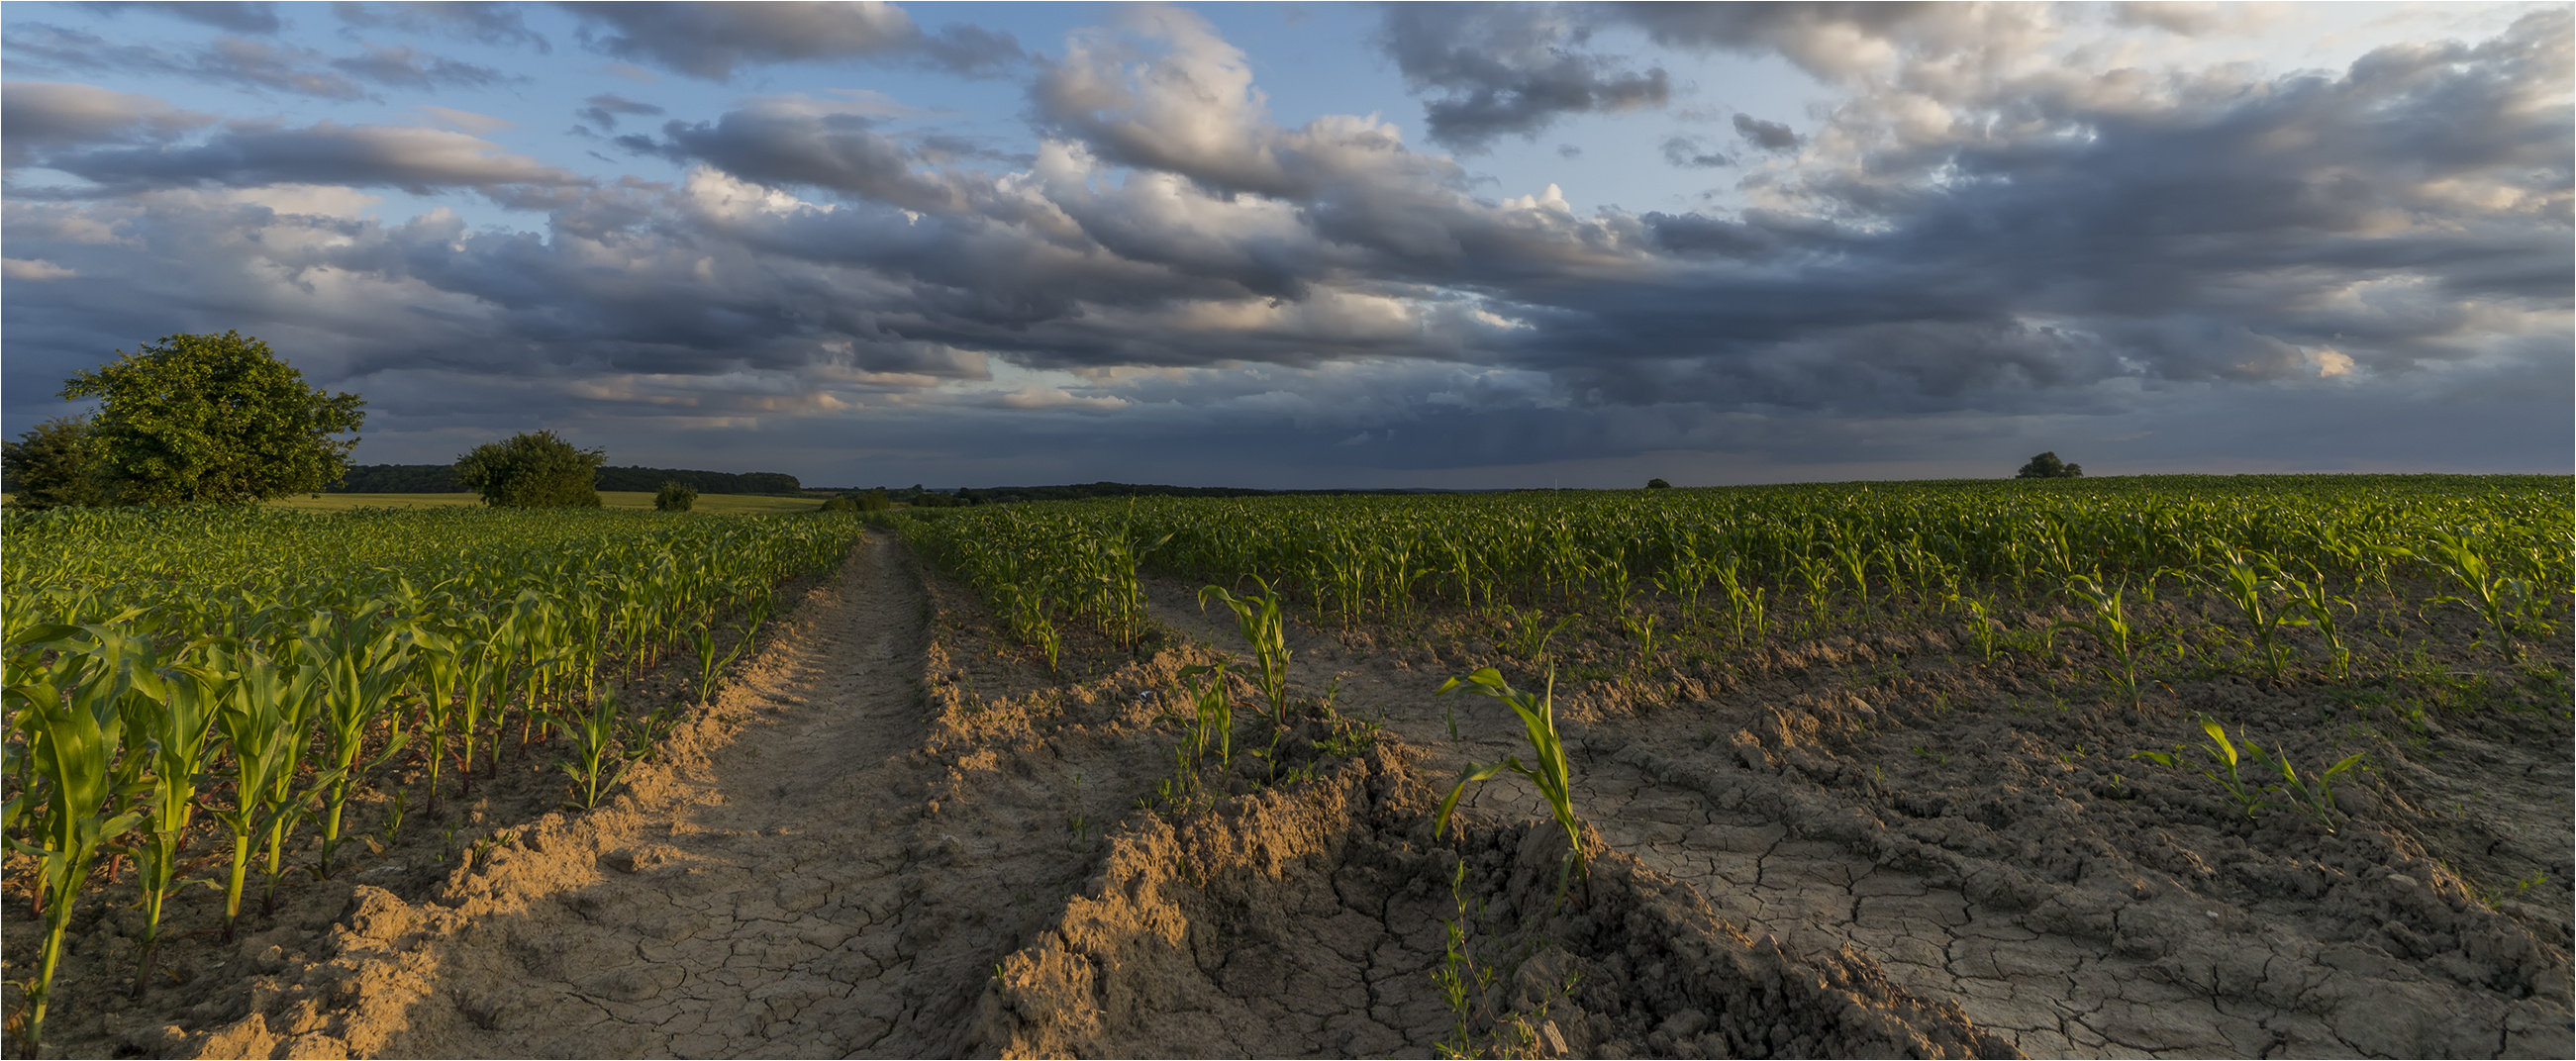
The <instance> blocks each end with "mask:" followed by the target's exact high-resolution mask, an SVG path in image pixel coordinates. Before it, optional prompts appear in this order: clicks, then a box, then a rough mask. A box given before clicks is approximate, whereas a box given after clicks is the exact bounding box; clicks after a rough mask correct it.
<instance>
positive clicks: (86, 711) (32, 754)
mask: <svg viewBox="0 0 2576 1061" xmlns="http://www.w3.org/2000/svg"><path fill="white" fill-rule="evenodd" d="M84 634H88V635H90V637H91V638H96V637H97V631H95V630H87V631H84V630H81V629H78V628H73V627H66V626H60V625H52V626H40V627H37V628H34V629H32V630H30V631H28V632H27V634H26V635H25V640H24V641H23V642H22V643H21V644H20V645H16V646H12V647H13V648H17V649H20V650H22V651H25V650H33V651H35V652H40V651H44V650H48V649H50V650H51V651H52V652H53V653H54V655H55V659H54V661H53V663H52V665H51V666H48V667H45V668H44V669H43V671H42V673H41V675H25V676H23V677H22V676H21V675H18V674H13V675H11V680H10V681H9V683H8V699H9V701H10V707H11V709H12V712H11V713H12V715H13V717H14V721H15V724H16V728H17V729H18V731H19V733H20V735H21V737H22V739H23V740H24V741H25V748H26V751H25V752H24V753H23V754H24V755H25V756H26V759H25V762H24V766H25V768H26V769H27V770H28V772H29V774H30V775H31V778H32V779H33V780H34V781H35V782H36V789H33V790H25V791H21V792H20V793H19V794H18V796H17V797H16V798H15V799H13V800H11V801H10V802H11V803H12V804H15V805H17V806H16V807H14V808H13V812H12V813H11V814H10V815H9V816H10V817H11V818H13V819H15V818H22V817H23V818H31V819H32V821H33V826H34V827H33V828H32V829H30V830H28V833H29V837H28V838H27V839H23V840H22V839H20V838H19V837H18V836H17V835H15V833H14V831H13V833H12V834H11V835H10V836H9V837H8V844H9V848H10V849H11V850H13V851H16V852H18V853H20V854H24V855H27V856H30V857H32V858H35V859H37V860H38V870H37V881H36V891H37V896H38V899H39V900H40V901H41V903H42V904H43V907H44V918H45V945H44V951H43V954H44V956H43V958H42V959H41V965H40V966H39V968H38V970H37V974H36V978H35V979H34V980H31V981H29V982H28V983H27V985H26V995H27V1009H26V1013H25V1016H24V1018H23V1021H24V1022H23V1024H22V1025H21V1028H22V1032H21V1034H20V1038H21V1039H23V1040H24V1041H25V1042H26V1044H27V1048H28V1052H29V1053H30V1054H31V1055H32V1054H33V1053H34V1052H35V1051H36V1050H37V1049H39V1048H41V1047H42V1046H43V1044H44V1038H45V1011H46V1008H47V1004H48V1002H49V1001H50V1000H51V996H52V994H53V982H54V973H55V971H56V970H57V969H59V968H60V967H61V965H62V957H63V936H64V933H65V932H66V931H67V930H69V929H70V928H71V920H72V908H73V906H74V905H75V902H76V900H78V898H79V888H80V886H81V883H82V882H83V881H85V880H87V879H88V877H89V871H90V866H91V865H92V864H93V863H95V862H96V861H97V860H98V854H99V848H100V847H101V846H102V845H105V844H109V843H113V842H114V841H115V840H117V839H118V838H119V837H122V836H123V835H125V833H126V832H128V831H130V830H132V829H133V828H134V827H135V826H136V825H138V824H140V823H141V822H142V820H143V818H144V815H145V812H144V811H141V810H127V811H123V812H122V813H119V812H118V811H117V810H116V809H115V808H113V807H111V806H110V804H111V802H113V801H114V800H115V799H116V797H118V796H119V795H122V794H121V793H118V792H117V791H116V790H115V786H114V783H113V777H114V773H113V769H112V763H111V760H112V759H113V758H114V757H115V754H116V733H117V707H118V704H119V702H120V701H122V700H124V699H125V698H126V697H127V695H129V694H130V693H132V692H133V691H134V680H135V672H134V671H133V669H132V668H130V667H126V666H119V665H117V662H116V661H115V660H114V659H112V658H111V656H110V653H109V652H107V651H104V649H105V646H104V645H102V644H101V643H100V640H95V639H94V640H86V641H84V640H83V639H82V635H84ZM29 654H30V655H32V654H33V652H30V653H29ZM13 658H15V657H13ZM29 678H32V679H34V680H27V679H29ZM40 797H41V799H40ZM22 801H23V802H22Z"/></svg>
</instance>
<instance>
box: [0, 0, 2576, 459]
mask: <svg viewBox="0 0 2576 1061" xmlns="http://www.w3.org/2000/svg"><path fill="white" fill-rule="evenodd" d="M2571 24H2576V7H2571V5H2568V4H2563V3H2560V4H2537V5H2532V4H2496V5H2484V4H2433V5H2409V4H2396V5H2382V4H2316V5H2278V6H2274V5H2234V4H2200V3H2164V4H1978V3H1957V4H1919V5H1918V4H1814V5H1802V4H1757V5H1707V6H1702V5H1687V4H1600V5H1580V4H1507V5H1482V4H1399V5H1334V4H1221V5H1219V4H1210V5H1199V6H1163V5H1147V4H1079V3H1068V4H1043V5H1025V4H913V5H906V6H898V5H894V4H715V5H698V4H560V5H538V4H400V3H394V4H387V3H337V4H324V3H297V4H264V3H195V4H158V3H30V2H13V3H9V4H7V5H6V6H5V7H0V78H5V84H0V150H5V155H6V158H5V183H4V184H0V209H5V214H0V256H5V259H6V260H5V271H0V428H5V431H6V433H8V434H9V435H12V436H14V435H16V434H18V433H20V432H23V431H25V430H28V429H30V428H33V427H34V426H35V425H36V424H37V423H39V422H41V421H43V420H44V419H46V418H48V417H53V416H59V415H66V414H71V413H76V412H79V411H80V410H81V407H80V406H76V405H74V404H71V403H66V402H63V401H61V400H60V399H59V398H58V397H57V394H58V392H59V391H60V389H61V387H62V384H63V381H64V380H65V379H66V378H67V377H69V376H70V375H72V374H73V373H75V372H79V371H82V370H84V369H88V368H91V367H94V366H96V365H99V364H103V363H105V362H107V361H109V360H112V359H113V358H114V357H116V356H117V354H118V352H119V351H124V350H132V349H134V348H136V347H138V346H139V345H141V344H144V343H148V342H151V341H153V340H155V339H157V338H159V337H161V336H165V335H170V334H178V333H198V332H222V331H226V330H234V329H237V330H239V331H241V332H242V333H244V334H247V335H252V336H256V337H258V338H260V339H263V340H265V341H266V342H268V343H269V344H270V345H271V346H272V347H273V348H274V349H276V350H277V351H278V353H279V354H280V355H281V356H283V357H284V358H286V359H287V360H288V361H289V362H290V363H292V364H294V365H295V366H296V367H297V368H298V369H300V370H302V371H303V373H304V374H305V376H306V377H307V379H308V380H309V381H311V382H312V383H314V384H315V385H316V386H319V387H323V388H326V389H329V390H333V391H354V392H357V393H360V394H362V395H364V396H365V397H366V399H367V423H366V427H365V430H364V431H363V438H362V440H361V441H360V443H359V445H358V447H357V449H356V451H355V453H354V454H353V460H355V461H357V462H359V463H446V462H449V461H452V460H454V459H455V458H456V457H457V456H458V455H459V454H461V453H462V452H464V451H466V450H468V449H471V448H472V447H474V446H476V445H478V444H481V443H483V442H488V441H493V440H495V439H499V438H502V437H506V436H508V435H510V434H512V433H515V432H519V431H533V430H537V429H541V428H542V429H549V430H553V431H555V432H557V433H558V434H561V435H563V436H565V437H567V438H570V439H572V440H573V441H575V442H576V443H578V444H580V445H583V446H586V447H593V446H595V447H599V448H602V449H604V450H605V451H606V452H607V456H608V460H609V463H611V464H617V465H630V464H640V465H647V466H656V467H676V468H696V469H706V470H719V471H783V472H787V473H790V474H794V475H796V476H798V477H800V478H801V479H803V480H804V481H805V482H806V483H808V484H813V485H827V486H867V485H897V486H900V485H906V484H912V483H924V484H928V485H931V486H934V487H942V488H945V487H955V486H971V487H985V486H1002V485H1035V484H1045V483H1066V482H1091V481H1096V480H1116V481H1122V482H1150V483H1170V484H1179V485H1233V486H1252V487H1267V488H1329V487H1352V488H1373V487H1429V488H1457V489H1492V488H1509V487H1550V486H1561V487H1633V486H1637V485H1640V484H1642V483H1643V482H1644V481H1645V480H1646V479H1647V478H1649V477H1660V478H1663V479H1666V480H1668V481H1670V482H1672V483H1674V484H1675V485H1682V486H1698V485H1724V484H1733V483H1756V482H1816V481H1845V480H1855V479H1907V478H1947V477H1971V478H1975V477H2002V476H2009V475H2010V474H2012V472H2013V471H2014V470H2015V469H2016V468H2018V467H2019V466H2020V465H2021V464H2022V462H2023V461H2025V460H2027V459H2028V458H2029V457H2030V456H2031V455H2032V454H2034V453H2037V452H2040V451H2042V450H2046V451H2052V452H2055V453H2057V454H2058V455H2059V456H2061V457H2062V458H2064V459H2067V460H2070V461H2076V462H2079V463H2081V464H2083V465H2084V467H2085V469H2086V471H2087V472H2088V473H2089V474H2092V475H2106V474H2110V475H2118V474H2147V473H2167V472H2215V473H2243V472H2316V471H2323V472H2338V471H2397V472H2549V473H2561V474H2563V473H2567V472H2569V471H2571V470H2576V331H2571V329H2576V318H2571V316H2570V308H2571V307H2570V303H2571V297H2576V296H2572V295H2571V292H2576V231H2571V158H2576V110H2571V95H2576V76H2571V63H2570V55H2571V45H2572V44H2576V31H2572V30H2571Z"/></svg>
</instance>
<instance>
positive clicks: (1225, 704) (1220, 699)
mask: <svg viewBox="0 0 2576 1061" xmlns="http://www.w3.org/2000/svg"><path fill="white" fill-rule="evenodd" d="M1202 674H1205V675H1208V680H1207V683H1206V684H1204V685H1201V686H1199V687H1198V688H1196V689H1193V690H1191V692H1190V700H1191V702H1192V703H1193V704H1195V705H1196V706H1197V708H1198V728H1197V731H1196V736H1197V744H1198V755H1199V756H1200V757H1202V758H1204V757H1205V756H1206V755H1207V748H1208V737H1209V735H1210V734H1214V735H1215V736H1216V741H1217V755H1218V757H1219V758H1218V761H1220V762H1222V763H1224V764H1226V765H1228V766H1232V765H1234V696H1233V692H1232V690H1229V689H1227V688H1226V681H1225V679H1226V673H1225V664H1223V663H1215V664H1207V665H1202V666H1190V667H1183V668H1181V678H1182V679H1183V680H1185V681H1186V680H1188V679H1191V678H1195V677H1198V676H1199V675H1202Z"/></svg>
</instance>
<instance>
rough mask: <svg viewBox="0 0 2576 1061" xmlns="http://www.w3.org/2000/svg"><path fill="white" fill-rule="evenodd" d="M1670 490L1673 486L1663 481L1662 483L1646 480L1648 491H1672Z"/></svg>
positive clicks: (1660, 481)
mask: <svg viewBox="0 0 2576 1061" xmlns="http://www.w3.org/2000/svg"><path fill="white" fill-rule="evenodd" d="M1672 488H1673V484H1671V483H1668V482H1665V481H1663V480H1661V479H1648V480H1646V489H1648V490H1670V489H1672Z"/></svg>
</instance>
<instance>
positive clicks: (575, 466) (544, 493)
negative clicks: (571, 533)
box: [456, 431, 608, 508]
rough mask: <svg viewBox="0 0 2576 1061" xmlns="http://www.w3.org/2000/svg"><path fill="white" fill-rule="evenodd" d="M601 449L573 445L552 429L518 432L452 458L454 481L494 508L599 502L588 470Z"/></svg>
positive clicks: (594, 468)
mask: <svg viewBox="0 0 2576 1061" xmlns="http://www.w3.org/2000/svg"><path fill="white" fill-rule="evenodd" d="M607 460H608V454H607V453H606V452H605V451H603V450H596V449H577V448H574V446H573V444H572V443H570V442H566V441H564V440H563V439H561V438H558V437H556V435H555V433H554V432H552V431H538V432H535V433H533V434H531V433H528V432H524V431H522V432H520V433H518V434H516V435H512V436H510V437H509V438H507V439H504V440H502V441H499V442H486V443H484V444H482V445H480V446H476V447H474V449H473V451H472V452H470V453H467V454H465V455H463V456H461V457H458V458H456V481H457V482H459V483H463V484H464V485H465V486H466V487H468V488H470V489H472V490H475V491H477V492H479V493H481V494H482V495H483V503H484V504H486V505H490V506H492V507H493V508H598V507H599V490H598V488H596V487H594V486H592V485H591V478H592V476H593V475H594V474H595V473H596V472H597V471H598V470H599V466H600V465H601V464H602V463H604V462H606V461H607Z"/></svg>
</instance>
